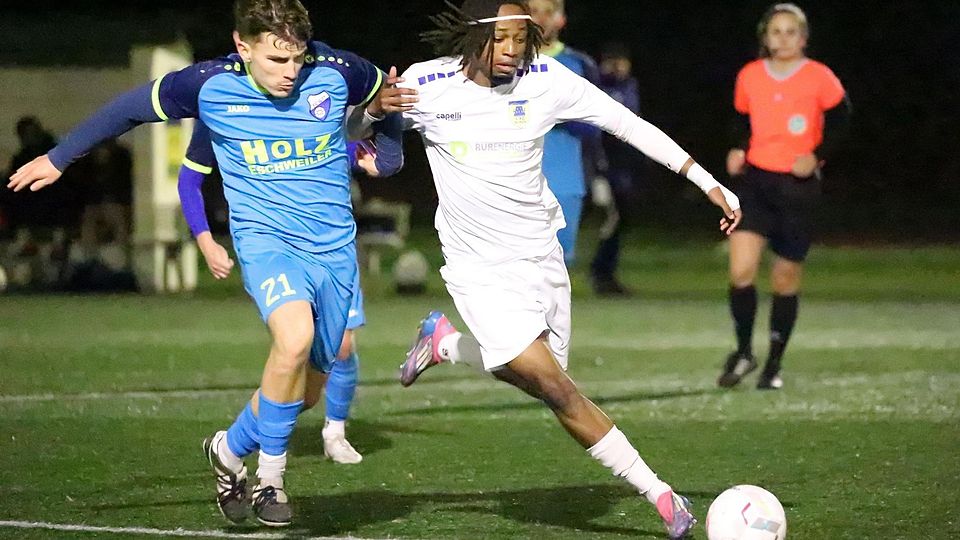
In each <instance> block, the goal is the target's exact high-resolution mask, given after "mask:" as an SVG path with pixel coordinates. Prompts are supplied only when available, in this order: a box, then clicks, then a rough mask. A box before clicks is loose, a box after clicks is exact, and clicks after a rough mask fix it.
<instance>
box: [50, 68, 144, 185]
mask: <svg viewBox="0 0 960 540" xmlns="http://www.w3.org/2000/svg"><path fill="white" fill-rule="evenodd" d="M154 85H155V83H149V84H145V85H143V86H141V87H139V88H135V89H133V90H130V91H129V92H127V93H125V94H121V95H120V96H119V97H117V98H116V99H114V100H113V101H111V102H110V103H108V104H107V105H106V106H104V107H103V108H101V109H100V110H98V111H97V112H95V113H93V115H92V116H90V117H89V118H87V119H86V120H84V121H83V122H82V123H81V124H80V125H78V126H77V127H75V128H73V130H72V131H71V132H70V133H68V134H67V135H66V136H65V137H64V138H63V139H61V140H60V144H58V145H57V146H56V147H54V148H53V149H52V150H50V152H49V153H48V154H47V155H48V157H49V158H50V163H52V164H53V166H54V167H56V168H57V170H59V171H61V172H62V171H63V170H64V169H66V168H67V166H69V165H70V164H71V163H73V162H74V161H76V160H77V159H79V158H81V157H83V155H85V154H86V153H87V152H89V151H90V150H91V149H92V148H93V147H94V146H96V145H98V144H100V143H101V142H103V141H105V140H108V139H112V138H114V137H118V136H120V135H123V134H124V133H126V132H128V131H130V130H131V129H133V128H135V127H137V126H139V125H140V124H143V123H145V122H159V121H160V120H161V118H160V117H159V116H158V115H157V113H156V112H155V111H154V108H153V104H152V102H151V97H150V96H151V93H152V89H153V87H154Z"/></svg>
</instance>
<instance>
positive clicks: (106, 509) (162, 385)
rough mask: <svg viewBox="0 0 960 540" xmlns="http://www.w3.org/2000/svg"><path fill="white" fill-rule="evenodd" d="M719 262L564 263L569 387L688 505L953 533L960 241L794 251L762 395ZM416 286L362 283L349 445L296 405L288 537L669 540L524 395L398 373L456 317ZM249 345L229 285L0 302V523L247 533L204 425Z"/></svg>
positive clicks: (240, 393)
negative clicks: (778, 386) (778, 380)
mask: <svg viewBox="0 0 960 540" xmlns="http://www.w3.org/2000/svg"><path fill="white" fill-rule="evenodd" d="M431 258H432V259H434V260H435V258H434V256H433V255H431ZM724 261H725V259H724V255H723V253H722V250H721V249H720V248H718V247H716V246H711V245H697V244H691V245H683V246H679V247H678V246H669V245H667V244H664V243H657V244H654V245H648V246H646V247H644V248H643V249H636V250H628V251H627V254H626V260H625V264H624V279H625V281H626V282H627V283H628V284H630V285H631V286H632V288H633V289H634V290H635V292H636V293H637V294H636V296H635V297H633V298H631V299H624V300H601V299H597V298H595V297H593V296H592V295H591V294H590V293H589V288H588V287H587V282H586V280H585V279H584V276H583V275H582V271H581V270H579V269H578V271H577V272H575V276H574V282H575V285H574V286H575V287H577V288H578V289H579V290H578V291H577V292H576V294H575V300H574V343H573V354H572V359H571V368H570V373H571V375H572V376H573V377H574V379H575V380H577V381H578V382H579V384H580V386H581V388H582V389H583V390H584V392H585V393H586V394H587V395H589V396H591V397H592V398H594V399H595V400H596V401H597V402H598V403H600V404H601V406H602V407H603V408H604V409H605V410H606V411H607V412H608V413H609V414H610V415H611V416H612V417H614V419H615V420H616V421H617V424H618V425H619V426H620V428H621V429H622V430H623V431H624V432H625V433H626V434H627V436H628V437H630V438H631V440H632V441H633V442H634V444H635V445H636V446H637V448H638V449H639V450H640V452H641V455H643V456H644V458H645V459H646V460H647V462H648V463H650V464H651V465H652V466H653V467H654V469H655V470H657V471H658V472H659V473H660V475H661V477H662V478H663V479H665V480H666V481H668V482H669V483H671V484H672V485H674V486H675V487H676V488H677V490H678V491H681V492H683V493H685V494H688V495H689V496H690V497H691V498H692V499H693V501H694V503H695V505H696V506H695V513H696V514H697V515H698V517H700V519H701V523H702V522H703V519H704V518H705V516H706V508H707V506H708V505H709V503H710V501H711V500H712V498H713V497H715V496H716V495H717V494H719V493H720V492H721V491H722V490H723V489H725V488H726V487H728V486H730V485H733V484H738V483H752V484H759V485H762V486H764V487H766V488H767V489H769V490H771V491H772V492H774V493H775V494H777V495H778V496H779V498H780V499H781V501H782V502H783V503H784V507H785V508H786V510H787V516H788V520H789V536H790V538H794V539H817V540H820V539H836V538H850V539H861V538H884V539H911V540H912V539H919V538H924V539H928V538H943V539H948V538H958V537H960V509H958V505H957V502H956V501H958V500H960V487H958V486H960V332H958V329H960V270H958V269H960V252H958V251H957V250H951V249H948V248H935V247H934V248H924V249H921V250H907V249H869V250H868V249H852V248H846V249H844V248H830V249H826V248H819V249H818V250H816V251H814V256H813V258H812V260H811V264H810V266H809V272H808V275H807V277H808V281H807V283H808V287H807V290H806V294H805V295H804V299H803V301H802V304H801V314H800V322H799V324H798V328H797V331H796V333H795V336H794V340H793V343H792V344H791V347H790V349H789V351H788V357H787V360H786V368H785V369H786V371H785V375H784V378H785V380H786V384H787V386H786V389H785V390H783V391H781V392H772V393H771V392H758V391H756V390H754V389H753V388H752V384H753V383H754V382H755V379H754V378H751V379H749V380H748V381H746V382H745V384H744V385H743V387H742V388H737V389H735V390H734V391H720V390H718V389H717V388H716V387H715V385H714V380H715V378H716V376H717V372H718V368H719V364H720V362H721V361H722V358H723V356H724V355H725V353H726V352H727V351H728V350H729V347H730V346H731V344H732V339H733V338H732V335H731V331H730V328H729V327H730V322H729V318H728V315H727V310H726V305H725V302H724V297H725V292H724V278H723V276H724V271H725V269H724ZM430 290H431V293H432V294H431V295H430V296H427V297H423V298H399V297H396V296H393V295H392V294H390V293H389V292H388V283H387V282H386V281H385V280H382V279H381V280H377V279H370V280H368V297H369V301H368V304H367V315H368V319H369V323H368V326H367V327H366V328H365V329H364V330H363V331H362V333H361V335H360V347H361V349H360V350H361V362H362V364H361V388H360V390H359V396H358V400H357V402H356V404H355V407H354V414H353V420H352V421H351V423H350V426H349V428H348V435H349V436H350V439H351V441H352V442H353V443H354V444H355V446H356V447H357V448H358V450H360V451H361V452H362V453H363V454H364V461H363V463H362V464H361V465H359V466H339V465H333V464H331V463H330V462H328V461H325V460H324V459H323V450H322V445H321V444H320V427H321V426H322V416H323V415H322V412H321V411H311V412H309V413H307V414H305V415H304V416H303V417H302V418H301V422H300V423H299V425H298V429H297V432H296V434H295V436H294V439H293V442H292V446H291V459H290V463H289V468H288V470H289V473H288V482H289V490H290V493H291V495H292V497H293V500H294V503H295V505H296V511H297V521H296V523H295V525H294V529H293V530H292V531H290V536H291V537H299V536H344V537H346V536H354V537H362V538H383V537H391V538H438V539H439V538H510V539H515V538H570V539H574V538H577V539H579V538H610V539H613V538H663V537H664V535H663V533H662V530H661V527H660V524H659V521H658V519H657V518H656V516H655V512H654V511H653V510H652V508H650V507H649V505H647V504H646V502H645V501H643V500H642V499H641V498H639V497H637V496H636V495H635V494H634V493H632V492H631V490H630V489H629V488H628V487H626V486H625V485H623V484H621V483H620V482H618V481H617V480H616V479H614V478H612V477H611V476H610V475H609V473H608V472H607V471H606V470H605V469H603V468H602V467H600V466H599V465H598V464H597V463H595V462H594V461H593V460H591V459H590V458H589V457H588V456H587V455H586V453H585V452H584V451H583V450H582V449H581V448H579V447H578V446H577V445H576V444H575V443H574V442H573V441H572V440H570V439H569V438H568V437H567V435H566V434H565V433H564V432H563V430H562V429H561V428H560V427H559V426H558V425H557V424H556V421H555V420H554V419H553V417H552V416H551V414H550V413H549V412H548V411H547V410H546V409H545V408H544V407H542V406H541V405H539V404H538V403H536V402H534V401H532V400H530V399H529V398H527V397H525V396H524V395H522V394H521V393H520V392H519V391H516V390H514V389H512V388H510V387H508V386H505V385H503V384H502V383H497V382H495V381H492V380H490V379H489V378H488V377H484V376H483V375H481V374H479V373H475V372H473V371H472V370H471V369H469V368H461V367H459V366H441V367H439V368H437V369H435V370H432V371H430V372H428V373H427V374H425V375H424V376H423V378H422V379H421V380H420V381H418V382H417V383H416V384H415V385H414V386H413V387H411V388H408V389H403V388H401V387H400V386H399V384H398V383H397V382H396V378H395V377H396V366H397V365H398V364H399V362H400V360H401V359H402V356H403V353H404V351H405V349H406V347H407V346H408V345H409V340H410V339H411V337H412V334H413V332H414V328H415V326H416V323H417V321H418V320H419V318H420V317H421V316H422V315H423V314H424V313H425V312H426V311H427V310H428V309H429V308H431V307H440V308H443V309H446V310H450V311H451V312H452V306H451V303H450V302H449V300H448V299H447V298H446V297H445V296H443V295H442V286H441V285H440V284H439V282H438V281H433V282H431V287H430ZM761 298H762V299H763V298H764V296H761ZM766 304H767V302H766V301H765V300H761V305H762V306H764V310H763V311H762V312H761V314H760V316H758V321H759V324H758V332H757V334H758V340H757V348H758V351H759V352H764V351H765V350H766V347H765V345H764V344H763V342H762V339H760V338H762V337H763V334H764V332H765V329H766V318H765V317H766V315H765V309H766ZM452 318H453V319H454V320H455V322H456V321H458V320H459V318H458V317H456V316H455V315H453V317H452ZM267 343H268V338H267V335H266V331H265V330H264V329H263V327H262V325H261V324H260V322H259V319H258V317H257V315H256V313H255V309H254V307H253V305H252V303H251V302H249V301H248V300H247V299H246V298H244V297H243V295H242V292H241V289H240V287H239V285H238V283H237V281H236V280H233V281H231V282H229V283H227V284H218V285H216V286H211V287H208V289H207V291H206V292H204V293H198V294H194V295H189V296H171V297H140V296H93V297H67V296H8V297H0V369H2V371H0V373H2V376H0V456H2V457H0V459H2V461H0V463H2V465H3V466H2V467H0V492H2V493H3V494H4V496H3V497H2V498H0V521H3V520H20V521H36V522H50V523H63V524H85V525H91V526H110V527H153V528H158V529H164V530H173V529H177V528H182V529H186V530H195V531H213V530H222V531H229V532H235V533H251V532H262V531H261V530H260V529H257V528H254V527H252V526H251V527H240V528H230V527H226V526H225V522H224V521H223V519H222V518H221V517H220V515H219V514H218V512H217V510H216V508H215V506H214V504H213V485H212V484H213V482H212V478H211V477H210V475H209V471H208V470H207V468H206V465H205V463H204V461H203V459H202V457H201V455H200V440H201V439H202V438H203V437H204V436H207V435H209V434H210V433H212V432H213V431H215V430H216V429H221V428H224V427H225V426H226V425H228V423H229V422H230V421H231V420H232V418H233V416H234V415H235V414H236V412H238V411H239V409H240V407H241V405H242V403H243V402H244V400H245V399H246V398H247V396H248V395H249V393H250V391H251V390H252V389H253V388H254V387H255V386H256V381H257V380H258V378H259V373H260V370H261V368H262V362H263V357H264V356H265V352H266V347H267ZM269 532H272V533H276V531H269ZM92 536H93V535H92V534H90V533H80V532H77V533H68V532H64V531H57V532H53V531H41V530H34V531H29V530H22V529H14V528H4V527H0V537H3V538H7V537H9V538H90V537H92ZM120 536H123V535H112V534H106V533H98V534H97V537H103V538H115V537H120ZM694 537H695V538H706V535H705V534H704V532H703V528H702V525H701V526H698V528H697V529H696V533H695V535H694Z"/></svg>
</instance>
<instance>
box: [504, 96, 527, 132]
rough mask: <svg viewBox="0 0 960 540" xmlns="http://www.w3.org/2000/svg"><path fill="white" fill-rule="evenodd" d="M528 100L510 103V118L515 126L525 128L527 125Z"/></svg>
mask: <svg viewBox="0 0 960 540" xmlns="http://www.w3.org/2000/svg"><path fill="white" fill-rule="evenodd" d="M527 103H529V102H528V101H527V100H523V101H511V102H509V103H508V105H509V107H510V118H511V119H512V120H513V125H515V126H517V127H523V126H525V125H527Z"/></svg>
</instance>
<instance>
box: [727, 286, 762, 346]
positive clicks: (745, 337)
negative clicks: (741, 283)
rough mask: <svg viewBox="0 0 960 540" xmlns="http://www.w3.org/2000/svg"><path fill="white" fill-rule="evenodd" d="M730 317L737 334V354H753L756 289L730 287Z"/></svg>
mask: <svg viewBox="0 0 960 540" xmlns="http://www.w3.org/2000/svg"><path fill="white" fill-rule="evenodd" d="M730 315H732V316H733V328H734V330H735V331H736V333H737V352H738V353H739V354H744V355H751V354H753V345H752V343H751V341H752V340H753V320H754V319H755V318H756V316H757V289H756V287H754V286H753V285H748V286H746V287H734V286H731V287H730Z"/></svg>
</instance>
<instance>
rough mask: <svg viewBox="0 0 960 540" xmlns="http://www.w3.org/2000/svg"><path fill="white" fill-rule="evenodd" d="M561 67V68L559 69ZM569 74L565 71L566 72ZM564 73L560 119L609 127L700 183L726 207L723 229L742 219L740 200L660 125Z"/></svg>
mask: <svg viewBox="0 0 960 540" xmlns="http://www.w3.org/2000/svg"><path fill="white" fill-rule="evenodd" d="M558 71H559V70H558ZM564 75H566V74H564ZM564 75H561V77H562V82H563V88H562V91H561V92H558V95H559V96H560V97H559V103H558V105H559V108H560V112H559V114H558V116H557V118H558V120H561V121H562V120H582V121H584V122H589V123H591V124H593V125H595V126H597V127H599V128H601V129H603V130H604V131H607V132H609V133H611V134H612V135H614V136H615V137H617V138H618V139H620V140H622V141H623V142H625V143H627V144H629V145H631V146H633V147H634V148H636V149H637V150H640V151H641V152H643V153H644V154H646V155H647V156H648V157H650V158H651V159H653V160H654V161H656V162H657V163H660V164H661V165H663V166H664V167H666V168H668V169H670V170H671V171H673V172H675V173H677V174H679V175H680V176H683V177H685V178H687V179H688V180H690V181H691V182H693V183H694V184H696V185H697V187H699V188H700V189H701V190H702V191H703V192H704V193H705V194H706V195H707V197H708V198H709V199H710V202H712V203H713V204H715V205H716V206H717V207H719V208H720V209H721V210H722V211H723V215H724V218H723V219H722V220H721V223H720V230H722V231H724V232H726V233H727V234H730V233H731V232H733V230H734V229H736V227H737V225H738V224H739V223H740V218H741V216H742V215H741V212H740V200H739V199H738V198H737V196H736V195H734V194H733V192H731V191H730V190H729V189H727V188H726V187H724V186H723V185H721V184H720V183H719V182H717V180H716V179H715V178H714V177H713V175H711V174H710V173H709V172H707V171H706V170H705V169H704V168H703V167H701V166H700V165H699V164H697V163H696V161H694V159H693V158H692V157H690V154H688V153H687V152H686V151H685V150H684V149H683V148H681V147H680V145H678V144H677V143H676V142H674V140H673V139H671V138H670V137H669V136H667V135H666V134H665V133H664V132H662V131H660V129H659V128H657V127H656V126H654V125H653V124H651V123H649V122H647V121H646V120H644V119H642V118H640V117H639V116H637V115H635V114H633V113H632V112H631V111H630V110H629V109H627V108H626V107H624V106H623V105H621V104H619V103H617V102H616V100H614V99H613V98H611V97H609V96H607V95H606V94H605V93H603V91H602V90H600V89H599V88H597V87H596V86H594V85H592V84H590V83H589V82H587V81H585V80H583V79H582V78H580V77H577V76H576V75H574V74H573V73H568V75H569V76H564Z"/></svg>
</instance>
